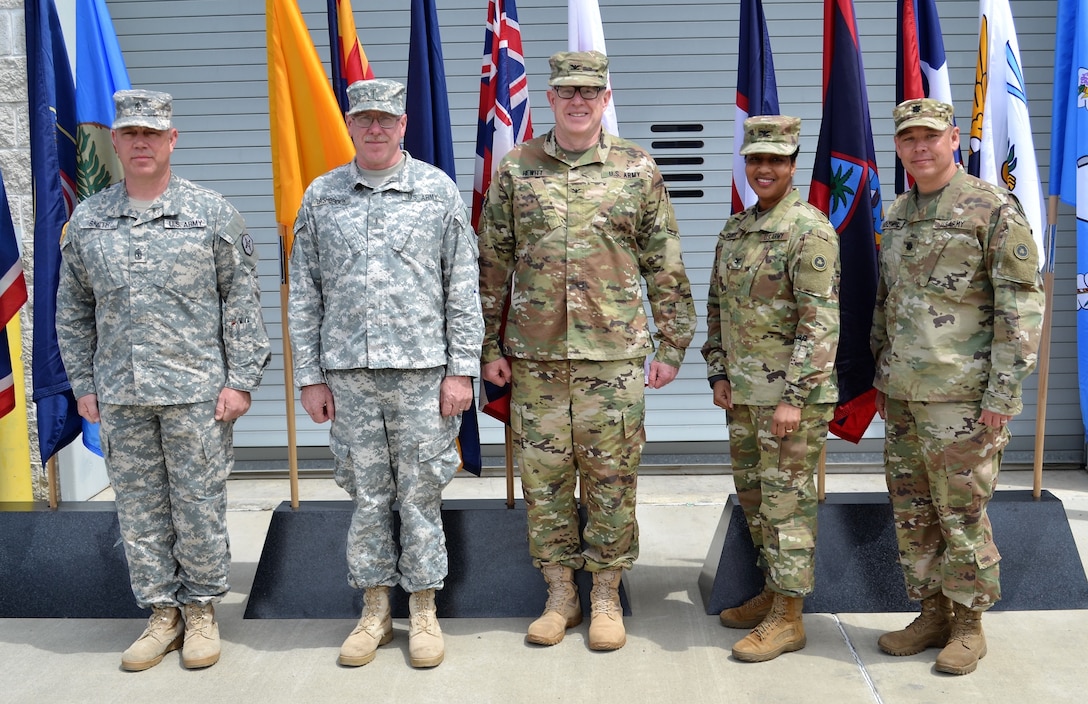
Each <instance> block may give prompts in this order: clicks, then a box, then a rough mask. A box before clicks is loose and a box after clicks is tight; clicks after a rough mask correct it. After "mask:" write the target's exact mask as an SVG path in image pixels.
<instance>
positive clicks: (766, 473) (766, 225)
mask: <svg viewBox="0 0 1088 704" xmlns="http://www.w3.org/2000/svg"><path fill="white" fill-rule="evenodd" d="M800 131H801V120H799V119H798V118H796V117H787V116H784V115H768V116H758V117H750V118H748V119H747V120H745V121H744V144H743V145H742V146H741V149H740V153H741V154H742V155H743V156H744V158H745V167H744V169H745V176H746V177H747V179H748V183H749V185H750V186H751V188H752V190H753V191H754V192H755V194H756V196H757V199H758V201H757V202H756V203H755V204H754V205H752V206H751V207H749V208H747V209H746V210H744V211H742V212H740V213H737V214H736V215H734V216H733V217H731V218H730V219H729V221H728V222H726V224H725V227H724V228H723V229H722V232H721V234H720V235H719V236H718V245H717V250H716V252H715V255H714V266H713V269H712V271H711V277H710V291H709V294H708V296H707V341H706V344H704V345H703V357H704V358H705V359H706V363H707V376H708V379H709V381H710V385H711V388H712V389H713V392H714V403H715V405H717V406H719V407H721V408H725V409H726V410H727V412H728V417H729V448H730V454H731V456H732V460H733V480H734V482H735V483H736V486H737V497H738V499H739V500H740V504H741V506H742V508H743V509H744V515H745V518H746V520H747V523H748V529H749V531H750V532H751V534H752V542H753V544H754V545H755V546H756V548H757V550H758V551H759V565H760V567H761V568H762V570H763V572H764V576H765V584H764V588H763V590H762V591H761V592H760V593H759V594H758V595H756V596H755V597H753V598H752V599H750V600H748V601H747V602H745V603H744V604H742V605H740V606H737V607H734V608H731V609H726V610H725V611H723V612H722V613H721V614H720V619H721V622H722V624H723V625H725V626H728V627H730V628H753V627H754V630H753V631H752V632H751V633H750V634H749V635H748V636H747V637H745V638H744V639H742V640H741V641H740V642H738V643H737V644H736V646H734V648H733V657H735V658H737V659H738V660H742V661H749V662H760V661H765V660H771V659H773V658H775V657H778V656H779V655H780V654H782V653H783V652H788V651H794V650H800V649H801V648H803V647H804V646H805V629H804V625H803V624H802V622H801V608H802V606H803V604H804V598H805V596H807V595H808V594H811V593H812V590H813V587H814V583H815V551H816V506H817V498H816V486H815V484H814V483H813V475H814V474H815V471H816V466H817V463H818V462H819V458H820V451H821V450H822V449H823V447H824V444H825V442H826V441H827V426H828V422H829V421H830V420H831V417H832V415H833V413H834V409H835V401H836V400H838V389H837V385H836V375H835V353H836V351H837V349H838V342H839V244H838V236H837V234H836V233H835V230H834V228H833V227H831V224H830V223H829V222H828V221H827V218H826V217H825V216H824V214H823V213H821V212H820V211H819V210H817V209H816V208H814V207H812V206H811V205H809V204H808V203H806V202H804V201H803V200H801V198H800V196H799V195H798V193H797V190H796V189H794V188H793V176H794V173H796V170H797V153H798V148H799V144H800V141H799V140H800Z"/></svg>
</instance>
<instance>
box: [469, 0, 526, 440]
mask: <svg viewBox="0 0 1088 704" xmlns="http://www.w3.org/2000/svg"><path fill="white" fill-rule="evenodd" d="M532 136H533V123H532V119H531V117H530V114H529V82H528V79H527V77H526V75H525V57H524V56H523V55H522V53H521V26H520V25H519V24H518V10H517V7H516V6H515V5H514V0H488V3H487V26H486V28H485V30H484V59H483V67H482V70H481V72H480V118H479V121H478V122H477V125H476V178H475V181H474V183H473V187H472V227H473V228H474V229H475V228H477V227H478V226H479V224H480V212H481V211H482V210H483V204H484V198H486V196H487V189H488V187H489V186H490V185H491V177H492V176H493V175H494V174H495V169H496V167H498V165H499V162H500V161H502V158H503V157H504V156H506V153H507V152H508V151H510V150H511V149H513V148H514V145H515V144H520V143H521V142H524V141H525V140H527V139H531V138H532ZM499 337H500V339H501V338H502V333H501V332H500V334H499ZM480 383H481V386H482V388H481V397H482V398H481V401H482V403H483V412H484V413H486V414H488V415H489V416H491V417H493V418H497V419H498V420H501V421H502V422H504V423H508V422H509V421H510V387H509V386H503V387H499V386H495V385H494V384H491V383H488V382H486V381H481V382H480Z"/></svg>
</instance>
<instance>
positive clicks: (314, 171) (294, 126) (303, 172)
mask: <svg viewBox="0 0 1088 704" xmlns="http://www.w3.org/2000/svg"><path fill="white" fill-rule="evenodd" d="M265 20H266V23H267V24H266V26H267V38H268V118H269V123H270V128H271V133H272V187H273V190H274V192H275V199H276V222H278V223H279V224H280V225H281V226H284V227H281V228H280V229H281V232H282V233H283V239H284V242H283V246H284V253H285V254H286V255H290V253H291V245H292V244H293V239H294V234H293V232H292V226H293V224H294V221H295V216H296V215H297V214H298V207H299V205H300V204H301V203H302V194H303V192H304V191H305V190H306V187H307V186H309V185H310V182H311V181H313V180H314V178H315V177H317V176H320V175H321V174H323V173H325V172H326V171H328V170H329V169H332V168H334V167H336V166H340V165H341V164H346V163H347V162H348V161H350V160H351V159H352V157H353V156H354V154H355V149H354V147H353V146H352V144H351V138H350V137H348V130H347V126H346V125H345V124H344V114H343V113H342V112H340V108H339V106H338V105H337V103H336V97H335V96H334V95H333V92H332V86H331V85H330V84H329V77H328V76H327V75H326V74H325V69H324V67H323V66H322V64H321V59H320V58H318V56H317V50H316V49H314V44H313V40H312V39H311V38H310V31H309V30H308V29H307V28H306V23H305V22H304V21H303V19H302V13H301V12H299V9H298V5H297V4H296V3H295V0H266V3H265Z"/></svg>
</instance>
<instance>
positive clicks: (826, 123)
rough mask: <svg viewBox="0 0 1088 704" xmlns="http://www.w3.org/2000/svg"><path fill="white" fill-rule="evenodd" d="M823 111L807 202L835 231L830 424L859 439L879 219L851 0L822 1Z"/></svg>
mask: <svg viewBox="0 0 1088 704" xmlns="http://www.w3.org/2000/svg"><path fill="white" fill-rule="evenodd" d="M823 91H824V103H823V106H824V111H823V119H822V121H821V124H820V139H819V142H818V144H817V147H816V158H815V161H814V163H813V166H812V185H811V187H810V188H809V201H810V202H811V203H812V204H813V205H815V206H816V207H817V208H819V209H820V210H822V211H823V212H824V213H826V214H827V217H828V219H829V220H830V221H831V225H832V226H833V227H834V228H835V230H836V231H837V232H838V233H839V259H840V261H841V265H842V279H841V282H840V286H839V315H840V333H839V353H838V357H837V358H836V360H835V369H836V371H837V372H838V378H839V405H838V407H837V408H836V409H835V419H834V420H833V421H832V423H831V427H830V430H831V432H833V433H834V434H835V435H837V436H839V437H841V438H843V439H844V440H849V441H850V442H858V441H860V440H861V436H862V435H863V434H864V433H865V429H866V428H868V427H869V423H870V422H871V421H872V419H873V415H874V414H875V413H876V407H875V406H874V398H875V396H876V391H875V390H874V389H873V376H874V373H875V369H876V365H875V363H874V361H873V355H872V352H871V351H870V347H869V333H870V329H871V328H872V324H873V307H874V305H875V303H876V282H877V265H876V248H877V243H878V241H877V237H878V236H879V234H880V229H881V226H882V224H883V221H884V207H883V205H882V204H881V200H880V179H879V178H878V177H877V169H876V152H875V150H874V149H873V130H872V126H871V123H870V120H869V100H868V96H867V94H866V89H865V69H864V67H863V66H862V62H861V46H860V44H859V43H858V29H857V20H856V19H855V16H854V3H853V1H852V0H824V70H823Z"/></svg>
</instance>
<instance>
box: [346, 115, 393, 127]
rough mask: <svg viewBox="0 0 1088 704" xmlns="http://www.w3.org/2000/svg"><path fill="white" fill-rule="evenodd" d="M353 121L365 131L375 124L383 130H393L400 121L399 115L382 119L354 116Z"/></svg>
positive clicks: (386, 116) (383, 116)
mask: <svg viewBox="0 0 1088 704" xmlns="http://www.w3.org/2000/svg"><path fill="white" fill-rule="evenodd" d="M351 119H353V120H355V124H357V125H359V126H360V127H362V128H363V129H364V130H368V129H370V126H371V125H373V124H374V123H375V122H377V123H378V126H379V127H381V128H382V129H383V130H388V129H392V128H393V127H394V126H395V125H396V124H397V121H398V120H400V116H398V115H382V116H381V117H372V116H370V115H352V116H351Z"/></svg>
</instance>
